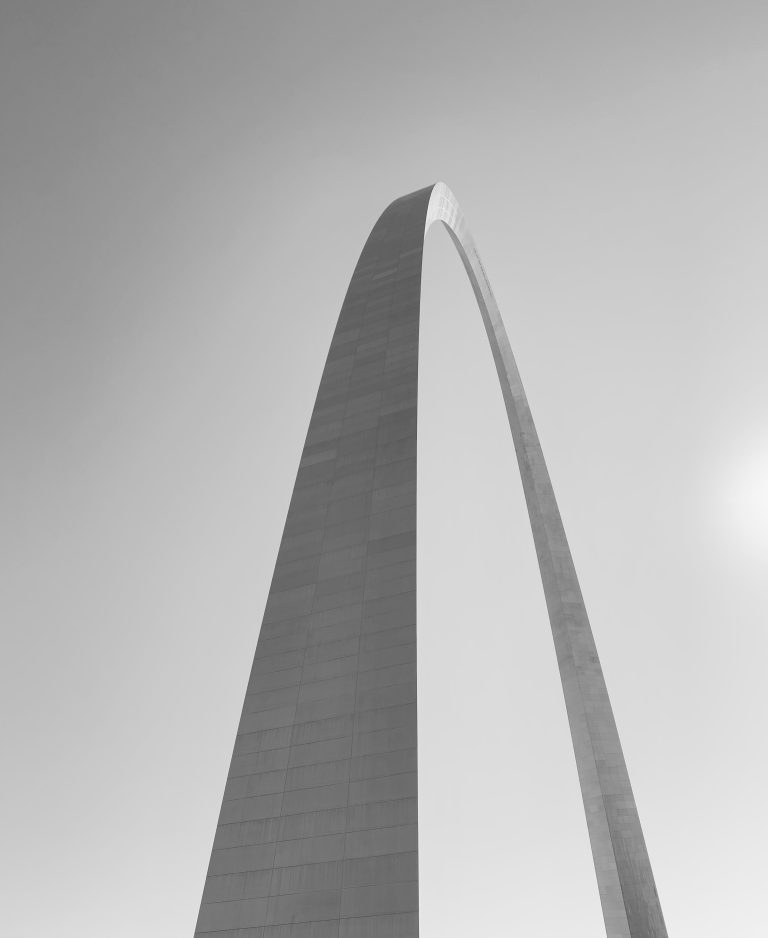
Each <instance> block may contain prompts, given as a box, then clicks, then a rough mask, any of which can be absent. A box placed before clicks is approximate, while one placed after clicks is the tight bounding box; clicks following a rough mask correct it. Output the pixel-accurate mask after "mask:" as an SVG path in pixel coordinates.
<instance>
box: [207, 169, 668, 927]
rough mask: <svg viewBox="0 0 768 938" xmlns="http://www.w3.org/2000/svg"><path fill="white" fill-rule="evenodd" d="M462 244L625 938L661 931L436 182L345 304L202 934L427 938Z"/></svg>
mask: <svg viewBox="0 0 768 938" xmlns="http://www.w3.org/2000/svg"><path fill="white" fill-rule="evenodd" d="M437 221H440V222H442V223H443V224H444V225H446V227H447V228H448V230H449V232H450V234H451V237H452V239H453V241H454V243H455V244H456V246H457V249H458V251H459V254H460V256H461V259H462V261H463V263H464V266H465V268H466V270H467V273H468V275H469V278H470V281H471V283H472V288H473V290H474V293H475V296H476V298H477V301H478V304H479V306H480V312H481V314H482V317H483V322H484V323H485V328H486V331H487V333H488V337H489V340H490V343H491V348H492V351H493V357H494V361H495V363H496V368H497V371H498V375H499V380H500V383H501V389H502V393H503V395H504V401H505V404H506V409H507V415H508V418H509V424H510V428H511V430H512V436H513V439H514V443H515V449H516V452H517V458H518V463H519V467H520V473H521V476H522V480H523V488H524V491H525V497H526V502H527V505H528V512H529V516H530V520H531V527H532V530H533V536H534V542H535V546H536V553H537V556H538V560H539V567H540V570H541V577H542V582H543V584H544V593H545V597H546V602H547V608H548V611H549V617H550V622H551V625H552V634H553V637H554V641H555V649H556V652H557V659H558V664H559V667H560V675H561V679H562V684H563V691H564V695H565V702H566V709H567V712H568V720H569V723H570V728H571V736H572V739H573V746H574V752H575V755H576V763H577V767H578V773H579V780H580V784H581V790H582V796H583V799H584V807H585V811H586V816H587V825H588V829H589V836H590V842H591V845H592V853H593V857H594V861H595V869H596V872H597V879H598V886H599V890H600V898H601V902H602V907H603V914H604V918H605V923H606V931H607V935H608V936H609V938H620V936H622V938H664V936H666V934H667V933H666V929H665V926H664V920H663V917H662V913H661V908H660V905H659V900H658V896H657V893H656V888H655V885H654V881H653V874H652V872H651V867H650V862H649V860H648V855H647V851H646V848H645V843H644V840H643V835H642V830H641V828H640V822H639V818H638V815H637V809H636V807H635V802H634V798H633V795H632V790H631V787H630V784H629V777H628V775H627V769H626V765H625V763H624V758H623V755H622V751H621V745H620V743H619V738H618V733H617V731H616V726H615V723H614V719H613V714H612V711H611V706H610V701H609V699H608V694H607V690H606V687H605V681H604V679H603V674H602V670H601V668H600V663H599V659H598V657H597V651H596V648H595V643H594V639H593V636H592V631H591V629H590V625H589V620H588V618H587V614H586V610H585V608H584V602H583V599H582V596H581V591H580V589H579V584H578V580H577V578H576V572H575V569H574V566H573V561H572V559H571V554H570V550H569V548H568V543H567V540H566V537H565V531H564V529H563V524H562V521H561V518H560V514H559V511H558V509H557V503H556V501H555V496H554V492H553V490H552V485H551V482H550V480H549V475H548V473H547V468H546V464H545V462H544V457H543V454H542V451H541V446H540V444H539V440H538V436H537V434H536V429H535V427H534V424H533V419H532V417H531V412H530V408H529V406H528V402H527V400H526V397H525V392H524V390H523V387H522V383H521V381H520V375H519V373H518V371H517V366H516V365H515V360H514V357H513V355H512V350H511V347H510V344H509V340H508V339H507V335H506V332H505V330H504V325H503V323H502V320H501V317H500V315H499V311H498V307H497V305H496V301H495V300H494V298H493V293H492V291H491V288H490V284H489V282H488V279H487V277H486V275H485V271H484V270H483V266H482V263H481V261H480V258H479V255H478V253H477V250H476V248H475V246H474V242H473V240H472V237H471V235H470V233H469V230H468V228H467V225H466V223H465V221H464V218H463V215H462V213H461V210H460V208H459V206H458V203H457V202H456V199H455V198H454V196H453V194H452V193H451V191H450V190H449V189H448V187H447V186H445V185H444V184H442V183H438V184H437V185H435V186H430V187H428V188H426V189H422V190H419V191H418V192H414V193H411V194H410V195H408V196H405V197H403V198H401V199H398V200H396V201H395V202H393V203H392V204H391V205H390V206H389V207H388V208H387V209H386V210H385V212H384V213H383V214H382V216H381V217H380V218H379V220H378V222H377V223H376V225H375V226H374V228H373V230H372V232H371V234H370V236H369V238H368V240H367V242H366V244H365V247H364V248H363V252H362V254H361V256H360V259H359V261H358V263H357V266H356V268H355V271H354V274H353V276H352V280H351V282H350V285H349V289H348V291H347V295H346V297H345V299H344V303H343V305H342V309H341V313H340V316H339V320H338V323H337V326H336V331H335V333H334V336H333V339H332V341H331V347H330V351H329V353H328V358H327V360H326V365H325V369H324V371H323V376H322V379H321V381H320V387H319V390H318V394H317V399H316V401H315V407H314V410H313V413H312V418H311V420H310V426H309V431H308V433H307V438H306V442H305V444H304V450H303V453H302V458H301V462H300V464H299V471H298V474H297V477H296V484H295V487H294V491H293V496H292V499H291V504H290V508H289V511H288V517H287V520H286V524H285V530H284V533H283V538H282V541H281V544H280V549H279V553H278V558H277V563H276V566H275V572H274V576H273V579H272V585H271V588H270V593H269V598H268V600H267V606H266V610H265V613H264V620H263V624H262V628H261V633H260V635H259V641H258V645H257V648H256V655H255V658H254V663H253V668H252V671H251V676H250V678H249V682H248V687H247V691H246V696H245V702H244V706H243V713H242V716H241V719H240V725H239V727H238V733H237V739H236V742H235V750H234V754H233V757H232V763H231V766H230V771H229V776H228V779H227V785H226V789H225V793H224V801H223V804H222V809H221V814H220V817H219V824H218V827H217V830H216V838H215V841H214V849H213V852H212V855H211V861H210V865H209V870H208V877H207V879H206V886H205V891H204V894H203V901H202V904H201V908H200V915H199V918H198V923H197V930H196V935H209V936H210V935H218V936H220V938H224V936H227V938H234V936H235V935H237V936H238V938H243V936H245V935H247V936H248V938H285V936H289V935H290V936H291V938H309V936H311V938H357V936H382V938H383V936H387V938H410V936H416V935H417V934H418V857H417V848H418V844H417V794H418V792H417V776H416V755H417V753H416V428H417V427H416V425H417V419H416V418H417V389H418V335H419V332H418V330H419V306H420V295H421V265H422V253H423V244H424V235H425V231H426V230H427V228H428V227H429V226H430V225H431V224H433V223H434V222H437Z"/></svg>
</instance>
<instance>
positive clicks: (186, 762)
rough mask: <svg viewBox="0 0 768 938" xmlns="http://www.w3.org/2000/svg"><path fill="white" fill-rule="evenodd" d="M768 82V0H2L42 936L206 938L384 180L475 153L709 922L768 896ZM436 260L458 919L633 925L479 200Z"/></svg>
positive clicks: (10, 458) (1, 518) (6, 219)
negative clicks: (483, 305)
mask: <svg viewBox="0 0 768 938" xmlns="http://www.w3.org/2000/svg"><path fill="white" fill-rule="evenodd" d="M767 106H768V7H767V6H766V5H765V4H764V3H763V2H762V0H758V2H745V0H729V2H722V0H716V2H715V0H700V2H683V0H665V2H656V0H650V2H642V3H640V2H617V0H614V2H592V0H583V2H582V0H568V2H566V0H561V2H547V0H541V2H521V0H517V2H516V0H505V2H490V0H473V2H472V3H457V2H450V0H446V2H441V3H438V2H433V0H411V2H409V3H405V2H399V0H397V2H389V3H380V2H371V0H355V2H351V0H343V2H342V0H322V2H309V0H302V2H298V0H280V2H276V0H275V2H273V0H250V2H244V0H219V2H212V0H207V2H189V0H187V2H173V0H153V2H146V0H132V2H130V3H127V2H124V0H123V2H118V0H100V2H82V0H56V2H53V0H51V2H38V0H3V2H2V3H0V126H1V127H2V134H1V135H0V205H2V220H3V223H2V225H1V226H0V440H1V441H2V461H1V462H0V629H1V630H2V635H1V638H2V647H3V654H2V659H1V660H0V714H1V715H2V716H1V717H0V719H1V720H2V737H3V760H2V761H3V771H2V773H1V774H0V830H2V832H3V833H2V843H1V844H0V883H2V885H1V886H0V896H1V897H2V901H0V932H1V933H2V934H5V935H10V936H14V938H32V936H35V938H37V936H39V935H43V934H55V935H56V936H57V938H75V936H76V938H91V936H94V938H97V936H98V938H103V936H105V935H108V936H110V938H133V936H142V938H182V936H190V935H191V934H192V932H193V929H194V923H195V919H196V916H197V911H198V905H199V901H200V894H201V891H202V885H203V880H204V877H205V871H206V867H207V863H208V857H209V854H210V849H211V843H212V839H213V833H214V828H215V823H216V818H217V815H218V810H219V805H220V801H221V796H222V792H223V786H224V781H225V777H226V773H227V767H228V762H229V757H230V753H231V749H232V744H233V740H234V734H235V729H236V725H237V720H238V716H239V711H240V707H241V704H242V695H243V692H244V689H245V684H246V679H247V675H248V672H249V668H250V661H251V658H252V655H253V651H254V648H255V644H256V640H257V637H258V630H259V625H260V621H261V616H262V613H263V609H264V604H265V600H266V596H267V591H268V588H269V582H270V578H271V574H272V568H273V565H274V561H275V556H276V552H277V547H278V544H279V540H280V536H281V532H282V525H283V522H284V519H285V514H286V510H287V506H288V501H289V497H290V491H291V488H292V484H293V479H294V476H295V471H296V467H297V464H298V459H299V456H300V452H301V447H302V444H303V440H304V435H305V432H306V426H307V423H308V420H309V416H310V413H311V409H312V405H313V402H314V396H315V392H316V388H317V383H318V381H319V377H320V373H321V369H322V365H323V361H324V358H325V354H326V350H327V346H328V343H329V341H330V338H331V335H332V333H333V328H334V325H335V320H336V317H337V315H338V311H339V309H340V306H341V301H342V299H343V296H344V292H345V290H346V286H347V283H348V280H349V277H350V276H351V274H352V270H353V268H354V265H355V262H356V260H357V257H358V256H359V252H360V250H361V248H362V245H363V242H364V240H365V238H366V236H367V234H368V232H369V230H370V228H371V227H372V225H373V224H374V222H375V220H376V218H377V217H378V215H379V214H380V212H381V211H382V210H383V209H384V207H385V206H386V205H387V204H388V203H389V202H390V201H391V200H392V199H394V198H396V197H398V196H400V195H402V194H404V193H406V192H410V191H412V190H414V189H418V188H421V187H423V186H425V185H428V184H429V183H431V182H434V181H436V180H438V179H442V180H444V181H445V182H446V183H447V184H448V185H449V186H450V187H451V188H452V190H453V191H454V192H455V194H456V195H457V197H458V199H459V201H460V203H461V205H462V208H463V210H464V212H465V214H466V216H467V219H468V221H469V224H470V227H471V229H472V231H473V233H474V235H475V239H476V241H477V244H478V247H479V249H480V252H481V255H482V257H483V261H484V265H485V267H486V270H487V272H488V274H489V277H490V280H491V283H492V284H493V288H494V292H495V294H496V298H497V300H498V303H499V307H500V309H501V313H502V316H503V317H504V320H505V323H506V326H507V330H508V332H509V335H510V339H511V342H512V347H513V349H514V351H515V354H516V356H517V360H518V364H519V367H520V370H521V373H522V376H523V379H524V381H525V384H526V389H527V392H528V397H529V400H530V403H531V406H532V409H533V413H534V416H535V419H536V423H537V426H538V429H539V433H540V436H541V440H542V444H543V447H544V452H545V455H546V458H547V462H548V466H549V470H550V474H551V476H552V479H553V483H554V486H555V491H556V493H557V496H558V500H559V503H560V508H561V512H562V514H563V518H564V521H565V526H566V531H567V532H568V537H569V541H570V545H571V548H572V551H573V555H574V560H575V563H576V568H577V571H578V572H579V576H580V580H581V585H582V588H583V591H584V594H585V598H586V603H587V609H588V611H589V613H590V617H591V620H592V625H593V629H594V632H595V637H596V641H597V646H598V649H599V651H600V655H601V660H602V663H603V667H604V670H605V675H606V680H607V683H608V689H609V692H610V695H611V699H612V702H613V706H614V711H615V714H616V718H617V722H618V726H619V732H620V734H621V738H622V742H623V746H624V752H625V756H626V759H627V764H628V767H629V771H630V777H631V779H632V782H633V787H634V791H635V796H636V799H637V803H638V808H639V812H640V817H641V821H642V823H643V827H644V831H645V836H646V841H647V844H648V849H649V853H650V857H651V862H652V864H653V867H654V872H655V876H656V882H657V886H658V889H659V893H660V897H661V902H662V907H663V909H664V913H665V916H666V920H667V926H668V929H669V933H670V934H671V935H674V936H675V938H722V936H723V935H756V934H760V933H761V930H762V929H763V928H764V921H765V916H764V908H763V906H764V902H763V896H764V892H765V873H766V862H765V846H764V844H765V836H766V832H768V809H767V808H766V801H765V795H764V792H765V787H766V776H767V774H768V772H767V769H768V745H767V744H766V738H768V734H767V733H766V718H768V691H767V690H766V680H765V660H766V655H767V654H768V638H767V637H766V608H767V607H768V604H767V603H766V599H767V598H768V597H767V592H768V590H767V587H766V584H767V583H768V422H767V421H766V400H767V399H768V368H766V364H765V359H766V349H767V348H768V317H766V307H767V305H768V275H767V274H766V262H765V257H766V249H767V248H768V188H767V187H766V182H765V178H766V173H765V167H766V165H768V107H767ZM424 265H425V266H424V279H423V303H422V341H421V352H420V368H421V388H420V420H419V423H420V428H419V430H420V439H419V509H418V510H419V554H418V564H419V600H418V602H419V629H420V633H419V746H420V751H419V786H420V809H419V813H420V833H419V838H420V897H421V898H420V902H421V913H420V914H421V934H422V935H423V936H425V938H458V936H462V938H464V936H466V935H470V934H478V935H480V934H482V935H502V934H510V935H511V934H525V935H526V936H528V938H555V936H557V938H562V936H567V938H594V936H599V935H601V934H604V929H603V924H602V916H601V913H600V907H599V902H598V896H597V889H596V885H595V879H594V872H593V869H592V863H591V857H590V853H589V846H588V841H587V832H586V824H585V821H584V816H583V809H582V806H581V799H580V795H579V790H578V781H577V776H576V771H575V766H574V761H573V754H572V750H571V744H570V738H569V733H568V727H567V721H566V717H565V709H564V705H563V701H562V692H561V690H560V684H559V678H558V674H557V667H556V661H555V656H554V652H553V647H552V640H551V636H550V632H549V625H548V621H547V617H546V610H545V606H544V601H543V596H542V592H541V584H540V581H539V579H538V572H537V569H536V562H535V554H534V551H533V544H532V538H531V534H530V529H529V527H528V522H527V518H526V514H525V507H524V501H523V496H522V488H521V484H520V480H519V475H518V470H517V466H516V461H515V458H514V451H513V447H512V442H511V438H510V434H509V429H508V426H507V424H506V418H505V414H504V408H503V401H502V398H501V394H500V393H499V389H498V384H497V379H496V376H495V374H494V370H493V366H492V359H491V355H490V352H489V349H488V347H487V341H486V338H485V335H484V332H483V328H482V324H481V320H480V317H479V314H478V312H477V309H476V306H475V303H474V299H473V297H472V293H471V289H470V288H469V285H468V283H467V282H466V277H465V275H464V272H463V269H462V267H461V263H460V261H459V259H458V257H457V255H456V253H455V250H454V249H453V247H452V245H451V243H450V239H449V238H448V235H447V233H446V232H445V231H443V230H441V229H433V230H432V231H431V233H430V234H429V236H428V238H427V243H426V248H425V257H424ZM478 480H479V482H480V484H478ZM478 596H479V597H480V598H481V599H480V601H478ZM481 630H482V635H483V640H482V644H481V643H480V642H479V641H475V636H479V635H480V634H481ZM489 636H490V637H492V640H493V643H494V645H493V647H494V649H495V654H494V655H493V661H490V662H489V661H487V660H486V659H485V658H483V657H482V649H486V648H487V647H488V643H489ZM473 661H474V662H476V665H477V667H476V672H477V674H478V680H477V682H476V683H472V682H467V681H466V679H464V678H463V679H462V681H461V682H458V681H456V680H454V676H455V675H457V674H459V673H461V674H462V675H463V674H465V673H466V672H467V671H471V670H472V667H471V663H472V662H473ZM468 662H469V664H470V667H468V666H467V664H468ZM480 674H483V675H484V676H485V675H487V674H490V675H491V677H490V678H488V679H484V680H482V681H481V680H480V679H479V675H480ZM468 702H469V705H467V704H468ZM478 783H479V784H480V785H481V786H482V789H483V794H484V797H483V799H482V803H478V801H477V799H476V798H468V797H467V795H466V792H467V790H468V788H469V787H470V786H473V787H474V788H476V787H477V785H478Z"/></svg>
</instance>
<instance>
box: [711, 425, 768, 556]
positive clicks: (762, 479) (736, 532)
mask: <svg viewBox="0 0 768 938" xmlns="http://www.w3.org/2000/svg"><path fill="white" fill-rule="evenodd" d="M720 490H721V498H720V504H721V511H722V517H723V521H724V522H725V524H726V525H727V527H728V529H729V530H730V531H731V533H732V536H733V539H734V540H735V541H736V542H737V543H738V545H739V546H740V547H741V549H742V550H744V551H745V552H748V553H749V554H751V555H754V556H755V559H759V558H762V559H763V560H765V561H766V562H768V441H762V442H761V443H760V445H758V446H755V445H754V444H752V445H750V446H746V447H744V448H743V449H741V451H739V452H738V453H736V454H734V458H733V459H732V461H730V463H729V464H728V466H727V467H726V471H725V473H724V475H723V477H722V482H721V486H720Z"/></svg>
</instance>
